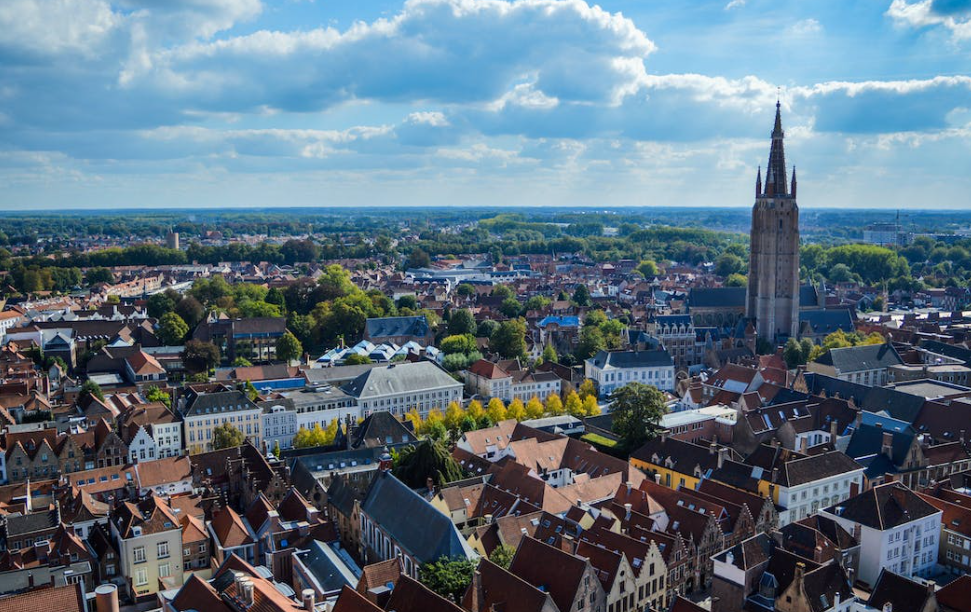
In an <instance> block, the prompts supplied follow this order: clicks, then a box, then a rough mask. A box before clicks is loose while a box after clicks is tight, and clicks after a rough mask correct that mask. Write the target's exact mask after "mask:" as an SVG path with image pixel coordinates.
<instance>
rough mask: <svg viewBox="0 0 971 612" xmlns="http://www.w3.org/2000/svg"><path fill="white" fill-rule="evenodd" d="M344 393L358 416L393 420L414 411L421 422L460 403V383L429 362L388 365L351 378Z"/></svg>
mask: <svg viewBox="0 0 971 612" xmlns="http://www.w3.org/2000/svg"><path fill="white" fill-rule="evenodd" d="M344 391H345V392H346V393H347V394H348V395H349V396H351V397H352V398H354V399H355V400H356V401H357V404H358V407H359V408H360V411H361V412H360V415H361V416H362V417H367V416H368V415H370V414H371V413H372V412H377V411H382V410H383V411H386V412H390V413H391V414H394V415H396V416H400V415H404V414H407V413H408V412H409V411H410V410H412V409H417V410H418V413H419V414H420V415H421V417H422V418H425V417H427V416H428V412H429V411H430V410H433V409H436V408H437V409H439V410H445V407H446V406H448V404H449V403H450V402H461V401H462V383H460V382H458V381H457V380H455V379H454V378H452V377H451V376H449V374H448V372H446V371H445V370H443V369H442V368H441V367H439V366H438V365H436V364H434V363H432V362H430V361H416V362H404V363H392V364H390V365H388V366H385V367H380V368H374V369H373V370H369V371H368V372H365V373H364V374H361V375H360V376H358V377H357V378H355V379H354V380H353V381H352V382H351V383H350V384H349V385H347V386H346V387H344Z"/></svg>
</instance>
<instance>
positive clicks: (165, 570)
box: [158, 563, 172, 578]
mask: <svg viewBox="0 0 971 612" xmlns="http://www.w3.org/2000/svg"><path fill="white" fill-rule="evenodd" d="M171 575H172V568H171V567H169V564H168V563H162V564H161V565H159V566H158V577H159V578H168V577H169V576H171Z"/></svg>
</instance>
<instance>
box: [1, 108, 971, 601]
mask: <svg viewBox="0 0 971 612" xmlns="http://www.w3.org/2000/svg"><path fill="white" fill-rule="evenodd" d="M769 149H770V154H769V163H768V164H767V165H766V166H765V167H764V168H760V169H759V171H758V174H757V176H754V177H752V179H753V183H754V187H755V189H754V199H755V204H754V206H753V208H751V209H748V208H746V209H744V210H743V209H737V210H736V209H726V210H720V211H712V210H707V209H705V210H701V209H695V210H691V209H682V210H674V209H638V210H636V211H624V212H618V211H611V210H593V209H591V210H577V209H557V210H546V211H522V210H492V211H487V210H479V209H469V210H463V211H456V210H451V209H449V210H439V209H414V210H410V209H409V210H408V214H406V215H405V214H402V213H401V211H395V210H393V209H376V210H374V211H371V212H362V211H359V210H358V211H340V210H327V211H314V210H290V211H284V212H272V211H271V212H248V211H175V210H173V211H133V212H132V213H131V214H130V215H128V214H111V215H108V214H99V213H94V212H92V213H89V214H88V213H75V214H64V215H59V214H45V215H29V214H26V213H22V212H21V213H12V214H9V215H6V216H4V217H2V218H0V228H2V229H3V231H2V232H0V244H2V245H3V249H2V250H0V276H2V278H0V292H2V294H3V298H4V302H3V308H2V311H0V340H2V348H0V366H2V373H0V426H2V435H0V447H2V448H0V450H2V452H0V482H2V485H0V551H2V552H0V610H4V611H6V610H31V609H40V608H41V607H46V608H47V609H53V610H64V611H71V612H74V611H90V612H118V611H119V610H139V611H142V610H162V611H164V612H190V611H197V612H216V611H233V612H249V611H253V612H297V611H298V610H302V611H304V612H382V611H385V612H391V611H394V612H426V611H434V612H668V611H673V612H698V611H699V610H705V611H708V612H735V611H740V610H746V611H762V610H779V611H783V612H802V611H812V612H830V611H832V612H848V611H849V612H867V611H880V612H892V611H903V612H911V611H924V612H932V611H937V610H954V611H966V610H968V609H969V602H971V598H969V596H968V595H967V594H963V593H964V589H969V593H971V578H969V577H968V575H967V572H968V571H969V569H971V552H969V551H971V437H969V436H971V345H969V340H971V337H969V335H968V330H969V329H971V308H969V304H971V289H969V286H968V280H969V277H971V232H969V231H968V229H967V228H968V226H969V224H971V214H964V213H949V212H935V211H901V212H897V211H892V212H887V211H838V210H837V211H827V210H824V209H814V208H809V212H807V211H805V210H802V211H801V210H800V208H799V206H798V204H797V199H796V195H797V188H798V181H797V177H796V173H795V170H790V169H789V168H788V167H787V166H786V162H785V157H784V130H783V123H782V116H781V109H780V108H779V107H778V106H777V109H776V118H775V127H774V130H773V132H772V139H771V144H770V146H769ZM797 155H798V152H797ZM740 204H741V203H740Z"/></svg>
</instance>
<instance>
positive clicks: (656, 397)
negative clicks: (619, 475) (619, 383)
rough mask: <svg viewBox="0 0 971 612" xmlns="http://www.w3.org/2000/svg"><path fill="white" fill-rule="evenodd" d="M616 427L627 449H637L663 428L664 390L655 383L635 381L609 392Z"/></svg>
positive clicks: (611, 412) (664, 410) (664, 411)
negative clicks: (648, 383) (661, 424)
mask: <svg viewBox="0 0 971 612" xmlns="http://www.w3.org/2000/svg"><path fill="white" fill-rule="evenodd" d="M610 401H611V402H612V404H611V409H610V414H611V416H613V431H614V433H615V434H617V435H618V436H619V437H620V440H621V443H622V444H623V447H624V449H625V450H626V451H627V452H631V451H634V450H636V449H638V448H640V447H641V445H643V444H644V443H645V442H647V441H648V440H649V439H650V438H651V437H652V436H654V435H655V434H656V433H657V432H658V431H659V430H660V422H661V417H662V416H664V414H665V413H666V412H667V409H666V407H665V405H664V394H663V393H661V392H660V391H658V390H657V388H656V387H652V386H650V385H645V384H642V383H638V382H632V383H628V384H626V385H624V386H623V387H620V388H618V389H616V390H615V391H614V392H613V393H611V395H610Z"/></svg>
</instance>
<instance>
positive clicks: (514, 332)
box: [489, 319, 526, 359]
mask: <svg viewBox="0 0 971 612" xmlns="http://www.w3.org/2000/svg"><path fill="white" fill-rule="evenodd" d="M489 348H491V349H492V350H493V351H495V352H497V353H499V355H500V356H501V357H502V358H503V359H514V358H516V357H522V356H524V355H525V354H526V322H525V321H523V320H522V319H509V320H508V321H503V322H502V323H500V324H499V328H498V329H496V331H495V333H493V334H492V337H491V338H489Z"/></svg>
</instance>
